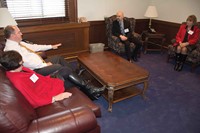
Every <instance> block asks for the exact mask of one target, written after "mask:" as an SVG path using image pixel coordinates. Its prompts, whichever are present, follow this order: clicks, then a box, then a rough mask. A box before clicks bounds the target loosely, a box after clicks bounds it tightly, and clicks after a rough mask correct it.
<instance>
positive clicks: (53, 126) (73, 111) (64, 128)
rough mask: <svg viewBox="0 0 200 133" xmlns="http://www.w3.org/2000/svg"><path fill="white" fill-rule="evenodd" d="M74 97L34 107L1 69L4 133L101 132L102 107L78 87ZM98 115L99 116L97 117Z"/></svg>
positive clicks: (0, 120) (0, 118)
mask: <svg viewBox="0 0 200 133" xmlns="http://www.w3.org/2000/svg"><path fill="white" fill-rule="evenodd" d="M69 92H71V93H72V97H70V98H68V99H64V100H63V101H59V102H54V103H52V104H49V105H46V106H43V107H39V108H36V109H34V108H32V106H31V105H30V104H29V103H28V101H27V100H26V99H25V98H24V96H23V95H22V94H21V93H20V92H19V91H18V90H17V89H16V88H15V87H14V86H13V85H12V84H11V83H10V81H9V80H8V78H7V77H6V75H5V70H4V69H3V68H2V67H1V66H0V131H1V132H5V133H16V132H18V133H27V132H31V133H37V132H38V133H39V132H40V133H46V132H48V133H51V132H52V133H55V132H56V133H65V132H66V133H100V127H99V125H98V124H97V120H96V116H97V117H100V116H101V111H100V108H99V106H97V105H96V104H95V103H93V102H92V101H91V100H90V99H89V98H88V97H87V96H86V95H85V94H83V93H82V92H81V91H80V90H79V89H77V88H75V87H74V88H70V89H69ZM95 115H96V116H95Z"/></svg>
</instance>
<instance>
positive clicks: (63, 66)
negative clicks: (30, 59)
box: [34, 56, 74, 88]
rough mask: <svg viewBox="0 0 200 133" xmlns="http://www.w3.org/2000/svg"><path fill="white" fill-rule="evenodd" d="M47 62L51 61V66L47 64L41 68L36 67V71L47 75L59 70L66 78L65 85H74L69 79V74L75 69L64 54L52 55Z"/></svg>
mask: <svg viewBox="0 0 200 133" xmlns="http://www.w3.org/2000/svg"><path fill="white" fill-rule="evenodd" d="M45 61H46V62H51V63H52V65H51V66H46V67H43V68H40V69H35V70H34V71H35V72H37V73H39V74H41V75H44V76H47V75H51V74H53V73H55V72H57V73H58V74H59V75H60V76H61V77H63V79H64V80H65V87H68V88H69V87H72V86H74V85H73V84H72V83H71V82H70V81H69V80H68V77H69V75H70V74H71V73H72V72H73V71H74V70H73V69H72V67H71V66H70V64H69V63H68V62H67V61H66V60H65V59H64V58H63V57H62V56H52V57H50V58H47V59H46V60H45Z"/></svg>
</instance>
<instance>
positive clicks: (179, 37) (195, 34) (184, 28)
mask: <svg viewBox="0 0 200 133" xmlns="http://www.w3.org/2000/svg"><path fill="white" fill-rule="evenodd" d="M191 30H192V31H193V34H192V35H190V34H188V42H189V44H190V45H194V44H196V43H197V41H198V39H199V33H200V29H199V28H198V27H197V26H193V28H192V29H191ZM186 32H187V25H186V24H182V25H181V26H180V28H179V31H178V33H177V35H176V43H174V46H176V45H179V42H183V39H184V37H185V33H186Z"/></svg>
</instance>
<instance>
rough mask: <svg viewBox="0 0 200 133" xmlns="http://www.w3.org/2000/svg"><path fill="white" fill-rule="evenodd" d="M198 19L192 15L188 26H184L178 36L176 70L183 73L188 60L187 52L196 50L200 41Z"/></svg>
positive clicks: (175, 44) (187, 22) (188, 20)
mask: <svg viewBox="0 0 200 133" xmlns="http://www.w3.org/2000/svg"><path fill="white" fill-rule="evenodd" d="M196 24H197V18H196V16H195V15H190V16H189V17H188V18H187V20H186V24H182V25H181V26H180V28H179V31H178V33H177V35H176V42H175V43H174V46H175V47H176V64H175V66H174V70H176V71H181V70H182V68H183V65H184V62H185V60H186V58H187V52H188V51H192V50H194V49H195V48H196V46H195V44H196V43H197V41H198V39H199V32H200V30H199V28H198V27H197V26H196Z"/></svg>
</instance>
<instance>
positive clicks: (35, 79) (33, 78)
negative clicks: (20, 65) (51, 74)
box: [30, 74, 39, 83]
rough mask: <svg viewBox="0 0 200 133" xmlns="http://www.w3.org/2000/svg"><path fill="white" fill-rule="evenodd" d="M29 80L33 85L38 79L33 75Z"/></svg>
mask: <svg viewBox="0 0 200 133" xmlns="http://www.w3.org/2000/svg"><path fill="white" fill-rule="evenodd" d="M30 79H31V81H32V82H33V83H35V82H36V81H37V80H38V79H39V78H38V76H37V75H35V74H33V75H32V76H31V77H30Z"/></svg>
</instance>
